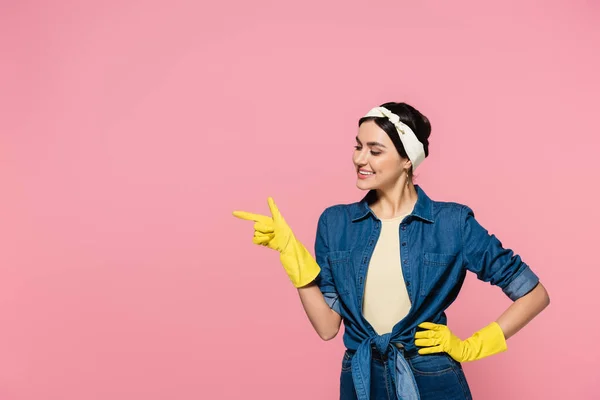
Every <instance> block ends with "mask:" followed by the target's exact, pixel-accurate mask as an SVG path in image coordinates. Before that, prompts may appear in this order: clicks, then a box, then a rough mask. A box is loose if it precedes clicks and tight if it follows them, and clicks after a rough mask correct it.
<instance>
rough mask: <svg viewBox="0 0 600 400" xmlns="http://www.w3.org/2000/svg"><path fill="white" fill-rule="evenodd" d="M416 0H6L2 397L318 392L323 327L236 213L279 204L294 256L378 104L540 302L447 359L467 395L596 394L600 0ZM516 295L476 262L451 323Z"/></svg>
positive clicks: (344, 193)
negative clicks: (488, 349)
mask: <svg viewBox="0 0 600 400" xmlns="http://www.w3.org/2000/svg"><path fill="white" fill-rule="evenodd" d="M284 3H285V4H284ZM413 3H415V2H413V1H410V2H409V1H397V0H395V1H379V2H376V3H375V2H372V3H371V5H367V4H368V3H367V2H347V1H336V2H328V1H312V0H310V1H304V2H295V3H293V4H292V3H290V2H275V1H260V0H259V1H253V2H247V1H241V0H238V1H233V2H232V1H225V2H210V3H209V2H204V3H198V2H194V1H187V2H186V1H178V0H171V1H164V2H149V1H141V0H137V1H136V0H129V1H126V2H123V1H112V2H100V1H97V2H95V4H93V3H92V2H87V4H84V3H83V2H76V1H55V2H53V4H50V2H43V1H37V2H35V1H17V0H13V1H6V0H5V1H2V2H1V4H0V46H1V47H0V163H1V164H0V166H1V167H0V187H1V188H2V195H1V201H0V266H1V269H0V307H1V310H0V399H1V400H45V399H61V400H75V399H77V400H80V399H86V400H87V399H90V400H91V399H112V400H124V399H127V400H129V399H145V400H155V399H156V400H157V399H178V400H187V399H239V398H245V399H246V398H247V399H290V400H293V399H306V398H311V399H334V398H337V396H338V387H339V383H338V382H339V372H340V371H339V369H340V366H341V356H342V351H343V345H342V342H341V334H340V335H339V336H338V337H337V338H336V339H334V340H333V341H332V342H322V341H321V340H320V339H318V337H317V335H316V334H315V333H314V332H313V330H312V328H311V326H310V324H309V322H308V320H307V319H306V317H305V315H304V312H303V310H302V307H301V305H300V302H299V301H298V296H297V293H296V291H295V290H294V288H293V287H292V286H291V284H290V283H289V281H288V278H287V276H286V275H285V273H284V272H283V269H282V268H281V267H280V265H279V262H278V257H277V255H276V253H274V252H272V251H271V250H268V249H264V248H260V247H257V246H254V245H253V244H252V242H251V236H252V225H251V223H248V222H247V221H240V220H237V219H235V218H233V217H232V216H231V211H233V210H235V209H242V210H246V211H253V212H259V213H267V212H268V208H267V203H266V198H267V196H273V197H274V198H275V201H276V202H277V204H278V205H279V207H280V209H281V211H282V213H283V215H284V216H285V217H286V219H287V220H288V222H289V223H290V225H291V226H292V227H293V229H294V231H295V233H296V235H297V236H298V237H299V238H300V239H301V240H302V241H303V242H305V243H306V244H307V246H308V247H309V248H310V249H311V250H312V245H313V240H314V235H315V228H316V221H317V218H318V216H319V214H320V213H321V211H322V210H323V209H324V208H325V207H327V206H329V205H332V204H335V203H342V202H352V201H355V200H358V199H359V198H360V197H361V196H362V195H363V193H362V192H360V191H358V190H357V189H356V188H355V178H354V174H353V169H352V165H351V155H352V147H353V145H354V136H355V134H356V122H357V120H358V118H359V117H360V116H362V114H363V113H364V112H366V111H367V110H368V109H369V108H371V107H372V106H374V105H378V104H380V103H383V102H386V101H407V102H409V103H411V104H413V105H415V106H416V107H417V108H419V109H420V110H421V111H423V112H424V113H425V114H426V115H427V116H428V117H429V118H430V119H431V121H432V126H433V133H432V136H431V154H430V158H429V159H428V160H427V161H426V162H425V163H424V164H423V166H422V167H421V168H420V172H419V180H418V182H419V183H420V184H421V185H422V187H423V188H424V189H425V190H426V191H427V193H428V194H429V195H430V196H431V197H433V198H435V199H438V200H453V201H458V202H463V203H467V204H468V205H470V206H471V207H472V208H473V209H474V210H475V212H476V215H477V217H478V219H479V220H480V221H481V223H482V224H483V225H484V226H485V227H487V228H488V229H489V230H490V231H491V232H493V233H495V234H497V235H498V236H499V237H500V238H501V240H502V241H503V243H504V244H505V245H506V246H509V247H512V248H515V250H517V251H518V252H519V253H520V254H521V255H522V256H523V258H524V259H525V260H526V261H527V262H528V263H529V264H530V265H531V266H532V267H533V269H534V271H536V273H537V274H538V275H539V276H540V277H541V279H542V281H543V283H544V284H545V285H546V286H547V288H548V290H549V292H550V295H551V298H552V304H551V306H550V307H549V308H548V309H547V310H546V312H544V313H543V314H542V315H541V316H540V317H539V318H538V319H536V320H535V321H534V322H532V323H531V324H530V325H529V326H528V327H527V328H526V329H525V330H524V331H522V332H520V333H519V334H518V335H517V336H515V337H514V338H512V339H511V340H510V341H509V346H510V350H509V351H508V352H507V353H503V354H501V355H498V356H496V357H492V358H489V359H485V360H482V361H479V362H476V363H471V364H465V369H466V373H467V377H468V379H469V382H470V384H471V387H472V390H473V394H474V396H475V398H476V399H487V400H494V399H532V398H535V399H542V398H543V399H566V398H569V399H592V398H597V396H598V393H599V392H600V383H599V381H598V379H597V370H598V364H597V358H598V356H600V350H599V348H598V345H597V341H598V337H599V333H598V330H599V329H600V324H599V321H598V309H599V306H600V301H599V299H598V280H599V278H600V273H599V267H600V265H599V262H598V259H599V256H598V243H597V238H598V234H597V231H596V227H597V226H598V224H599V223H600V207H599V206H598V204H599V201H600V196H599V193H598V180H599V179H598V178H599V177H600V176H599V175H600V165H599V161H598V160H599V156H598V146H599V144H600V139H599V138H600V136H599V132H598V128H597V126H598V123H597V120H595V119H594V118H593V116H594V114H596V113H597V112H598V104H599V98H598V97H599V93H600V79H599V78H598V71H600V51H598V49H599V48H600V29H599V28H598V19H599V18H600V7H599V6H598V5H597V3H595V2H593V1H583V0H581V1H572V0H569V1H567V0H564V1H550V2H532V1H518V2H517V1H514V2H495V3H494V4H492V3H490V2H480V1H455V2H435V1H422V2H418V3H419V4H418V5H415V4H413ZM483 3H485V5H484V4H483ZM509 303H510V302H509V300H508V299H507V298H506V297H505V296H504V295H503V294H502V293H501V291H500V290H498V289H496V288H491V287H490V286H489V285H487V284H484V283H481V282H479V281H477V280H476V279H475V278H474V277H473V276H469V279H468V281H467V283H466V286H465V288H464V290H463V292H462V293H461V296H460V298H459V300H458V301H457V302H456V303H455V304H454V305H453V306H452V308H451V309H450V310H449V318H450V322H449V323H450V327H451V328H452V329H453V330H454V331H455V332H456V333H457V334H459V336H462V337H466V336H468V335H470V334H471V333H472V332H473V331H474V330H477V329H479V328H481V327H482V326H484V325H486V324H487V323H488V322H490V321H491V320H493V319H495V318H496V317H497V316H498V315H499V314H500V313H501V312H502V311H503V310H504V309H505V308H506V307H507V306H508V305H509Z"/></svg>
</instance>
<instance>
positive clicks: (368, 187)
mask: <svg viewBox="0 0 600 400" xmlns="http://www.w3.org/2000/svg"><path fill="white" fill-rule="evenodd" d="M356 187H357V188H359V189H360V190H371V189H373V185H369V184H367V183H366V182H362V181H361V180H359V179H357V180H356Z"/></svg>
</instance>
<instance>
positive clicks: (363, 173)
mask: <svg viewBox="0 0 600 400" xmlns="http://www.w3.org/2000/svg"><path fill="white" fill-rule="evenodd" d="M358 173H359V174H361V175H373V172H365V171H358Z"/></svg>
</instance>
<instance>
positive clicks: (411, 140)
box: [365, 107, 425, 171]
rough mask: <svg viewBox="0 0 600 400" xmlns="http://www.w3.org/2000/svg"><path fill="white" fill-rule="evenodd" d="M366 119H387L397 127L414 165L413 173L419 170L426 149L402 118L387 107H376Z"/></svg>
mask: <svg viewBox="0 0 600 400" xmlns="http://www.w3.org/2000/svg"><path fill="white" fill-rule="evenodd" d="M365 117H379V118H387V119H389V120H390V122H391V123H392V124H394V126H395V127H396V131H397V132H398V136H399V137H400V141H401V142H402V145H403V146H404V150H406V155H407V156H408V159H409V160H410V162H411V163H412V167H413V171H414V170H415V169H417V167H418V166H419V164H421V161H423V160H424V159H425V149H424V148H423V143H421V142H419V139H417V136H416V135H415V133H414V132H413V131H412V129H410V127H409V126H408V125H406V124H405V123H404V122H402V121H400V117H398V116H397V115H396V114H394V113H393V112H391V111H390V110H388V109H387V108H385V107H375V108H373V109H371V110H370V111H369V112H368V113H367V114H366V115H365Z"/></svg>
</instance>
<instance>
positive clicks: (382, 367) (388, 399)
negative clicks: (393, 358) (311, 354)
mask: <svg viewBox="0 0 600 400" xmlns="http://www.w3.org/2000/svg"><path fill="white" fill-rule="evenodd" d="M352 355H353V354H352V352H350V351H346V352H345V353H344V358H343V360H342V373H341V376H340V400H356V398H357V397H356V392H355V391H354V382H353V380H352V370H351V368H352ZM406 359H407V360H408V363H409V364H410V367H411V369H412V372H413V374H414V376H415V380H416V382H417V386H418V388H419V394H420V395H421V400H472V397H471V391H470V390H469V385H468V384H467V379H466V378H465V374H464V372H463V370H462V367H461V365H460V363H458V362H456V361H454V360H453V359H452V358H451V357H450V356H448V355H447V354H446V353H440V354H431V355H425V356H422V355H419V354H418V353H417V352H414V353H411V354H409V355H407V357H406ZM393 373H394V371H390V369H389V368H388V366H387V363H386V362H385V356H382V355H381V354H379V353H378V352H377V351H376V350H375V349H373V360H372V361H371V399H372V400H397V397H396V388H395V387H394V380H393V375H392V374H393Z"/></svg>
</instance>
